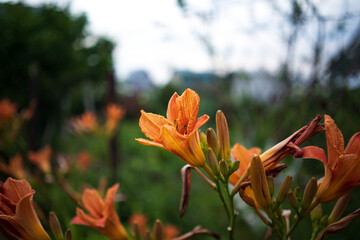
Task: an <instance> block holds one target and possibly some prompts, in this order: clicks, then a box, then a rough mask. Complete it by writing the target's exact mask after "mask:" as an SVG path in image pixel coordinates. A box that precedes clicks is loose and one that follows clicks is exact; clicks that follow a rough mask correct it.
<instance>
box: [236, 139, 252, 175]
mask: <svg viewBox="0 0 360 240" xmlns="http://www.w3.org/2000/svg"><path fill="white" fill-rule="evenodd" d="M231 155H232V156H233V157H234V159H235V160H239V161H240V167H239V171H238V172H239V174H240V176H242V175H243V173H244V172H245V171H246V169H247V168H248V166H249V165H250V162H251V158H252V156H253V155H254V153H252V152H251V151H249V150H247V149H246V148H245V147H243V146H242V145H240V144H239V143H236V144H235V145H234V146H233V148H232V149H231Z"/></svg>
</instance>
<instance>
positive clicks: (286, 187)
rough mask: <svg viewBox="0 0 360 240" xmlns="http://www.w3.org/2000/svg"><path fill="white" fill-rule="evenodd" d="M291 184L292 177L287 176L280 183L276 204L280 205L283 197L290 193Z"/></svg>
mask: <svg viewBox="0 0 360 240" xmlns="http://www.w3.org/2000/svg"><path fill="white" fill-rule="evenodd" d="M291 182H292V176H290V175H289V176H287V177H286V178H285V179H284V181H283V182H282V184H281V186H280V189H279V192H278V195H277V197H276V202H277V203H278V204H281V203H283V202H284V200H285V197H286V196H287V194H288V192H289V191H290V188H291Z"/></svg>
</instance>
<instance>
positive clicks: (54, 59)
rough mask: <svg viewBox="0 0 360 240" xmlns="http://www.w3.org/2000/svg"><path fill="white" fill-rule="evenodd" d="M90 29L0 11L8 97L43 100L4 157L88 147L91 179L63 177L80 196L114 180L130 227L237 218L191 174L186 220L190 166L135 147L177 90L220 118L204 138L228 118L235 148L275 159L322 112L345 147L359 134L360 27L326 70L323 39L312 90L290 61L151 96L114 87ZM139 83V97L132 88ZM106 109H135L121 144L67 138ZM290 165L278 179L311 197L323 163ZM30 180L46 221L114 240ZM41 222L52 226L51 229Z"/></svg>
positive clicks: (303, 233)
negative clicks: (142, 123) (142, 218)
mask: <svg viewBox="0 0 360 240" xmlns="http://www.w3.org/2000/svg"><path fill="white" fill-rule="evenodd" d="M291 2H292V4H293V12H292V18H289V19H291V21H292V22H291V24H293V26H294V28H296V27H299V26H301V24H302V22H301V21H305V20H304V18H306V17H309V16H304V15H302V12H303V11H304V9H302V8H301V5H299V2H298V1H291ZM178 3H179V7H180V8H185V6H186V2H184V1H178ZM299 19H302V20H299ZM289 21H290V20H289ZM86 26H87V18H86V16H85V15H81V16H73V15H72V14H71V13H70V12H69V9H67V8H60V7H57V6H54V5H44V6H40V7H32V6H28V5H26V4H23V3H16V4H15V3H0V36H1V44H0V66H1V67H0V99H3V98H8V99H10V100H11V101H12V102H15V103H17V106H18V108H19V109H24V108H26V107H27V106H28V105H29V102H30V101H31V100H33V99H34V100H36V102H37V107H36V110H35V114H34V116H33V118H32V119H31V120H30V122H29V123H28V124H27V126H26V128H24V129H23V132H21V134H20V136H19V138H18V139H16V141H17V145H16V144H15V143H14V144H10V145H9V147H8V148H6V149H2V151H1V158H2V160H3V161H5V162H6V161H8V160H9V158H10V157H12V156H14V155H15V154H16V153H18V152H20V153H21V154H22V156H23V157H24V159H26V158H27V157H26V156H27V152H28V151H29V150H38V149H40V148H42V147H43V146H45V145H47V144H50V145H51V146H52V148H53V157H52V164H53V165H54V166H56V164H57V158H58V157H59V156H62V155H66V156H76V154H77V153H78V152H80V151H82V150H86V151H88V152H89V153H90V155H91V164H90V167H89V168H88V169H87V170H86V171H84V172H79V171H76V169H71V170H70V171H69V172H68V173H67V174H66V175H65V177H66V179H68V181H69V183H70V184H71V186H72V187H73V188H74V189H75V190H77V191H79V192H81V191H82V186H84V184H87V185H90V186H93V187H97V185H98V183H99V179H100V178H101V177H105V178H106V179H107V180H108V187H109V186H111V185H112V184H113V183H115V182H119V183H120V192H121V196H122V197H121V201H120V203H118V204H117V210H118V213H119V216H120V218H121V220H122V221H123V222H124V223H125V225H126V227H128V225H127V219H128V218H129V216H130V215H131V214H133V213H143V214H145V215H147V216H148V217H149V222H150V225H149V227H151V226H152V224H153V223H154V221H155V219H157V218H158V219H161V220H162V222H163V223H171V224H174V225H176V226H178V227H179V229H180V230H181V232H183V233H185V232H187V231H190V230H191V229H192V228H193V227H195V226H196V225H201V226H202V227H204V228H207V229H210V230H211V231H214V232H217V233H220V234H221V235H223V236H226V235H225V231H224V230H225V229H226V226H227V219H226V215H225V213H224V211H223V209H222V207H221V205H220V203H219V201H218V199H217V195H216V193H215V192H214V191H212V190H211V189H210V188H209V187H208V186H207V185H206V184H205V183H204V182H203V180H202V179H201V178H199V177H198V176H197V175H196V174H194V173H193V178H192V185H191V198H190V205H189V208H188V210H187V212H186V214H185V216H184V217H182V218H180V217H179V204H180V197H181V186H182V182H181V175H180V169H181V167H182V166H183V165H184V163H183V162H182V161H181V160H180V159H179V158H177V157H176V156H175V155H173V154H170V153H168V152H166V151H164V150H161V149H157V148H155V147H148V146H143V145H140V144H139V143H137V142H136V141H135V138H139V137H144V135H143V134H142V133H141V131H140V128H139V126H138V119H139V117H140V109H144V110H145V111H147V112H153V113H156V114H161V115H165V113H166V108H167V103H168V100H169V99H170V97H171V95H172V94H173V93H174V92H175V91H176V92H178V93H179V94H181V93H182V92H183V91H184V90H185V89H186V88H188V87H190V88H192V89H194V90H195V91H196V92H197V93H198V94H199V95H200V98H201V103H200V111H199V116H201V115H202V114H208V115H209V116H210V117H211V119H210V121H209V122H208V123H207V124H206V125H205V126H203V127H202V128H201V130H203V131H206V128H208V127H212V128H215V123H214V119H215V113H216V111H217V110H218V109H221V110H222V111H223V112H224V113H225V115H226V117H227V120H228V123H229V127H230V138H231V143H232V145H233V144H235V143H236V142H239V143H241V144H242V145H244V146H246V147H248V148H250V147H252V146H258V147H260V148H262V149H263V150H266V149H268V148H269V147H271V146H273V145H274V144H276V143H277V142H279V141H281V140H282V139H284V138H286V137H287V136H289V135H290V134H291V133H293V132H295V131H296V130H298V129H299V128H301V127H302V126H304V125H306V124H307V123H308V122H310V121H311V120H312V119H313V118H314V117H315V116H316V115H318V114H320V115H323V114H328V115H330V116H332V117H333V118H334V120H335V122H336V123H337V125H338V127H339V128H340V129H341V131H342V133H343V135H344V138H345V142H346V143H347V142H348V140H349V139H350V137H351V136H352V135H353V134H354V133H355V132H357V131H359V130H360V125H359V123H360V79H359V70H360V31H358V28H357V30H356V31H355V32H354V33H353V37H352V38H351V39H349V41H348V42H347V43H346V44H344V45H343V46H342V47H339V48H338V51H337V54H335V55H334V56H331V57H329V58H327V59H325V61H326V64H325V67H324V68H320V67H319V65H320V63H319V61H318V60H317V58H319V57H320V56H321V48H322V47H323V45H322V44H324V42H319V43H317V45H315V46H314V56H313V57H314V59H311V60H309V62H310V64H312V66H313V68H312V71H313V74H311V75H310V77H309V79H305V80H306V81H304V76H301V75H300V76H299V74H298V73H294V72H292V71H290V70H289V69H290V67H289V64H290V62H291V61H290V60H289V61H284V62H283V63H281V64H279V65H280V67H279V70H278V71H277V72H275V73H269V72H266V71H261V70H259V71H257V72H255V73H254V72H246V71H238V72H230V73H226V74H215V73H213V72H205V73H194V72H191V71H178V72H174V77H173V78H172V79H170V80H169V82H168V83H166V84H164V85H161V86H157V85H153V86H151V87H149V88H146V87H141V86H143V84H145V83H147V82H146V81H145V80H146V79H145V80H143V79H142V78H135V79H136V80H138V79H140V80H141V81H139V82H136V81H134V82H131V81H122V80H119V79H116V76H115V74H114V63H113V56H112V54H113V49H114V46H115V45H116V43H115V42H113V41H112V40H111V39H108V38H106V37H102V36H93V35H91V34H90V33H89V32H87V31H86ZM339 34H340V33H339ZM89 37H93V38H95V39H96V41H95V43H93V44H92V45H91V46H88V45H87V44H86V39H88V38H89ZM288 47H289V46H284V48H288ZM142 81H144V82H142ZM133 86H135V89H137V88H136V86H138V87H139V88H138V89H140V90H135V91H134V90H133V89H134V88H132V87H133ZM108 102H117V103H119V104H120V105H122V106H124V107H125V108H126V111H127V113H126V116H125V118H124V119H123V120H122V121H121V123H120V127H119V129H118V130H117V133H116V135H115V138H113V139H109V138H106V137H104V136H94V135H90V134H89V135H83V136H79V135H76V134H73V133H71V132H70V131H68V128H69V126H68V120H69V119H70V118H71V117H74V116H77V115H80V114H82V113H83V112H85V111H93V112H95V113H96V114H97V115H98V116H100V119H102V118H104V117H101V116H104V114H103V113H104V111H105V107H106V103H108ZM111 142H112V143H111ZM113 143H115V144H116V151H115V153H116V154H115V162H114V160H113V159H114V155H113V154H114V150H110V149H111V144H113ZM15 145H16V146H15ZM304 145H316V146H319V147H323V148H325V147H326V142H325V134H324V133H321V134H319V135H317V136H315V137H314V138H312V139H310V140H309V141H308V142H306V143H305V144H304ZM284 162H285V163H287V164H288V168H287V169H286V170H285V171H283V172H282V173H281V174H280V176H279V177H278V178H277V179H276V182H277V183H279V184H280V183H281V181H282V179H284V178H285V176H286V175H287V174H292V175H293V176H294V183H293V187H295V186H297V185H299V186H301V187H302V188H303V187H304V186H305V184H306V182H307V181H308V180H309V179H310V178H311V176H315V177H317V178H320V177H322V176H323V166H322V164H321V163H320V162H317V161H315V160H302V159H297V160H293V159H292V158H291V157H289V158H287V159H285V160H284ZM25 165H26V166H28V167H30V168H31V170H32V171H33V170H34V166H32V165H31V164H30V163H29V162H26V161H25ZM38 175H39V174H38ZM0 177H1V181H5V179H6V177H7V175H6V174H3V173H0ZM31 183H32V187H33V188H34V189H35V190H36V195H35V201H36V202H37V203H38V205H39V206H40V208H41V210H42V211H43V213H44V214H45V215H47V213H48V212H50V211H54V212H55V213H56V214H57V216H58V218H59V219H60V221H61V223H62V225H63V227H64V228H65V227H66V228H67V227H70V228H71V229H72V230H73V235H74V239H90V240H91V239H103V238H104V237H102V236H100V234H98V233H97V232H96V231H95V230H93V229H89V228H86V227H82V226H73V225H72V226H70V221H71V219H72V217H74V216H75V209H76V204H75V203H74V202H72V200H71V199H70V198H68V196H67V195H66V194H64V193H63V192H62V191H61V189H60V188H59V187H58V186H57V185H56V184H55V183H54V182H52V183H51V182H50V183H45V182H44V181H43V176H41V174H40V175H39V176H38V177H37V178H34V179H33V181H32V182H31ZM359 197H360V191H359V189H356V190H355V191H354V192H353V196H352V199H351V202H350V205H349V207H348V209H347V211H346V212H351V211H353V210H355V209H357V208H358V207H359V204H358V201H357V199H359ZM237 200H238V201H237V205H238V207H237V208H238V209H239V211H240V215H239V217H238V218H237V220H236V233H235V236H238V237H239V239H240V237H241V239H262V238H263V236H264V235H265V233H266V228H265V227H264V226H263V225H262V223H261V222H260V221H259V220H258V218H257V217H256V216H255V214H254V213H253V212H252V210H251V209H249V208H248V207H246V206H245V205H244V204H243V203H242V201H240V198H238V199H237ZM331 206H333V203H329V204H325V205H324V212H326V211H327V212H328V213H329V211H330V210H331ZM45 218H46V217H45ZM42 222H43V224H44V226H45V227H46V228H47V229H49V226H48V224H47V221H44V219H43V221H42ZM359 224H360V222H359V220H355V221H354V222H353V223H351V224H350V225H349V226H348V227H347V228H346V229H345V230H344V231H342V232H340V233H338V234H335V235H332V236H328V237H327V239H356V237H355V236H357V234H356V233H357V226H358V225H359ZM310 234H311V223H310V221H309V220H305V221H303V222H302V223H301V224H300V226H299V227H298V229H297V230H296V231H295V234H294V235H293V237H292V239H295V240H296V239H309V236H310ZM104 239H105V238H104ZM197 239H208V238H206V237H198V238H197ZM209 239H210V238H209Z"/></svg>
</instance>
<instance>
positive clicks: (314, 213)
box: [310, 204, 323, 222]
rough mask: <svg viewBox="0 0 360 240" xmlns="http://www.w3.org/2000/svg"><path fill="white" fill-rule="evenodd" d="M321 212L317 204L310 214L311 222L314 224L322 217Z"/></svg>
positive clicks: (319, 205)
mask: <svg viewBox="0 0 360 240" xmlns="http://www.w3.org/2000/svg"><path fill="white" fill-rule="evenodd" d="M322 214H323V211H322V207H321V204H318V205H317V206H316V207H315V208H314V209H313V210H312V211H311V213H310V218H311V221H312V222H314V221H316V220H319V219H320V218H321V217H322Z"/></svg>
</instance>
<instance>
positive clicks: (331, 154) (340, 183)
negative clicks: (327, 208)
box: [302, 115, 360, 202]
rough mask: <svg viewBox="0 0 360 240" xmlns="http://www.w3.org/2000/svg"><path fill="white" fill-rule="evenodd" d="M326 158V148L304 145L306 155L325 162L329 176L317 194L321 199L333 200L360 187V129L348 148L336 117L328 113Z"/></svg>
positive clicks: (327, 175) (326, 176)
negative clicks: (325, 149) (335, 119)
mask: <svg viewBox="0 0 360 240" xmlns="http://www.w3.org/2000/svg"><path fill="white" fill-rule="evenodd" d="M325 135H326V143H327V153H328V157H327V158H326V155H325V152H324V150H323V149H322V148H318V147H314V146H309V147H304V148H303V149H302V150H303V153H304V154H303V156H302V157H303V158H313V159H318V160H320V161H322V162H323V163H324V167H325V176H324V178H322V179H320V180H319V182H320V185H319V187H318V191H317V193H316V198H317V200H318V201H319V202H331V201H333V200H336V199H338V198H340V197H341V196H343V195H345V194H347V193H349V192H350V191H352V190H353V189H354V188H355V187H357V186H360V132H357V133H355V134H354V135H353V136H352V138H351V139H350V141H349V143H348V145H347V146H346V148H345V149H344V138H343V135H342V133H341V131H340V129H339V128H338V127H337V126H336V124H335V122H334V120H333V119H332V118H331V117H330V116H328V115H325Z"/></svg>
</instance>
